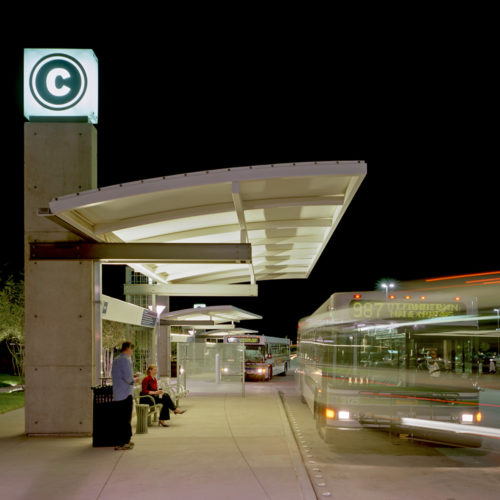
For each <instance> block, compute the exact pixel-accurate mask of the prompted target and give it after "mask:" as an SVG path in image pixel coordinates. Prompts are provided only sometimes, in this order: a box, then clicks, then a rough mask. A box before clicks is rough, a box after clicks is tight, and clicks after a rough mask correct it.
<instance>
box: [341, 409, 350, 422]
mask: <svg viewBox="0 0 500 500" xmlns="http://www.w3.org/2000/svg"><path fill="white" fill-rule="evenodd" d="M338 418H339V420H349V419H350V418H351V413H350V412H349V411H347V410H340V411H339V415H338Z"/></svg>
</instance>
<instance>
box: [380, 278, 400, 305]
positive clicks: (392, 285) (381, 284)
mask: <svg viewBox="0 0 500 500" xmlns="http://www.w3.org/2000/svg"><path fill="white" fill-rule="evenodd" d="M395 286H396V285H395V284H394V283H386V282H384V283H380V287H381V288H384V289H385V300H386V302H387V300H388V298H389V288H394V287H395Z"/></svg>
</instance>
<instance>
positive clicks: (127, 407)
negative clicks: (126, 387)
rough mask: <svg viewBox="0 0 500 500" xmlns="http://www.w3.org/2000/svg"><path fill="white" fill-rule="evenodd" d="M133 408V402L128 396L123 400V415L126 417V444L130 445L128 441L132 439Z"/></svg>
mask: <svg viewBox="0 0 500 500" xmlns="http://www.w3.org/2000/svg"><path fill="white" fill-rule="evenodd" d="M133 407H134V401H133V399H132V396H129V397H128V398H127V399H126V400H125V414H126V417H127V427H126V434H125V436H126V437H128V439H127V441H126V443H130V439H131V438H132V410H133Z"/></svg>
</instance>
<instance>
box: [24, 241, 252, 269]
mask: <svg viewBox="0 0 500 500" xmlns="http://www.w3.org/2000/svg"><path fill="white" fill-rule="evenodd" d="M30 260H32V261H33V260H99V261H101V262H113V263H123V264H126V263H129V262H174V263H191V262H196V263H220V264H247V263H250V262H251V261H252V249H251V245H250V244H248V243H86V242H55V243H30Z"/></svg>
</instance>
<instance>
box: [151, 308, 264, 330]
mask: <svg viewBox="0 0 500 500" xmlns="http://www.w3.org/2000/svg"><path fill="white" fill-rule="evenodd" d="M160 319H161V321H162V323H163V324H171V325H175V324H182V325H185V326H189V325H190V326H198V327H199V328H200V329H203V328H206V329H209V328H210V327H211V326H215V325H217V328H218V329H221V328H223V324H224V323H228V322H230V323H234V322H239V321H243V320H249V319H262V316H260V315H259V314H254V313H251V312H248V311H244V310H243V309H239V308H238V307H235V306H231V305H223V306H208V307H194V308H190V309H180V310H178V311H170V312H166V313H163V314H162V315H161V318H160Z"/></svg>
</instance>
